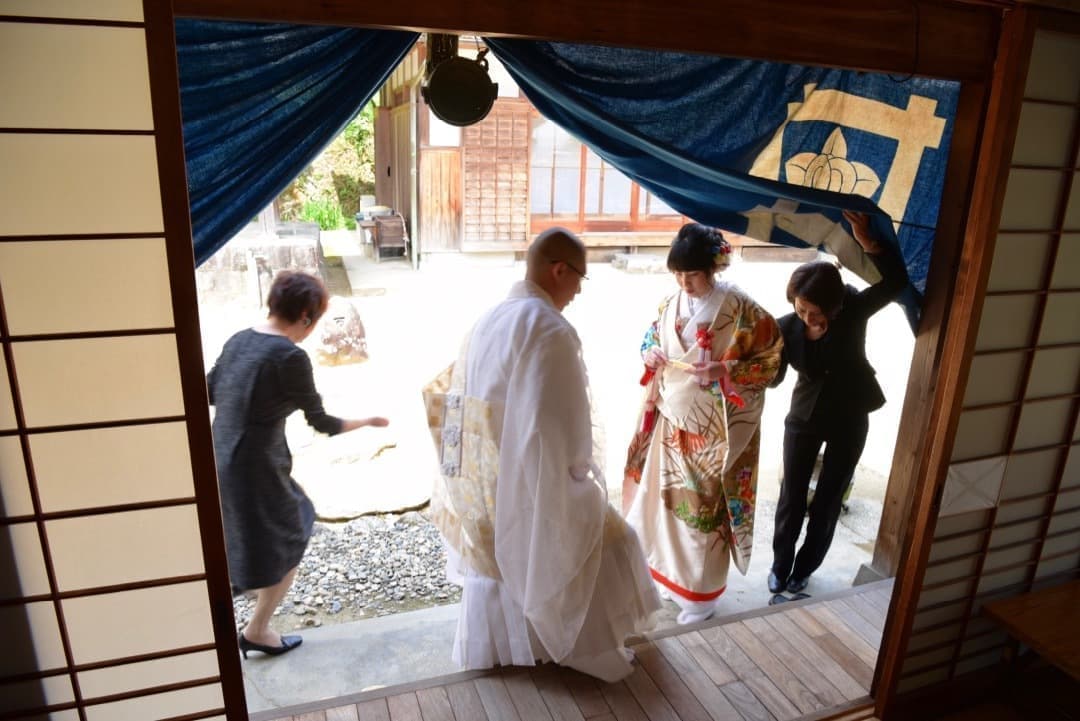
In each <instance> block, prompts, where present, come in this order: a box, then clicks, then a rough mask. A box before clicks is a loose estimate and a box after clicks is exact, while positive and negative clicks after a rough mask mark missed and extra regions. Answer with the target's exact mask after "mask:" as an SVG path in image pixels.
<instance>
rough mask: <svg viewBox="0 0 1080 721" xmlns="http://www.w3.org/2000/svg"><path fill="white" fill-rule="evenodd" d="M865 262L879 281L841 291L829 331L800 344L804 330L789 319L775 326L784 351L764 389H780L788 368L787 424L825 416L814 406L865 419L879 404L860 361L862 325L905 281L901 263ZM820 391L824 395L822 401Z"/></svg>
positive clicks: (885, 258)
mask: <svg viewBox="0 0 1080 721" xmlns="http://www.w3.org/2000/svg"><path fill="white" fill-rule="evenodd" d="M867 257H869V258H871V259H872V260H873V262H874V264H875V265H876V266H877V268H878V270H879V271H880V272H881V280H880V281H878V282H877V283H875V284H874V285H872V286H870V287H868V288H866V289H864V290H862V291H858V290H856V289H855V288H853V287H852V286H850V285H848V286H845V287H844V301H843V305H842V306H841V308H840V313H839V314H838V315H837V316H836V318H833V319H832V320H830V321H829V330H828V331H827V332H826V333H825V335H824V336H822V337H821V338H820V339H819V340H817V341H808V340H807V339H806V325H805V324H804V323H803V322H802V321H801V320H799V317H798V316H797V315H795V314H794V313H789V314H787V315H785V316H783V317H782V318H779V319H778V320H777V323H778V324H779V325H780V332H781V333H783V335H784V350H783V353H782V354H781V357H780V371H779V372H778V373H777V374H776V377H775V378H774V379H773V381H772V383H771V384H770V385H771V386H774V387H775V386H778V385H780V383H781V382H782V381H783V380H784V376H785V375H786V374H787V367H788V365H789V364H790V365H791V366H792V367H793V368H794V369H795V370H796V371H797V372H798V374H799V378H798V381H796V383H795V390H794V391H792V393H791V409H790V411H789V413H788V417H789V418H793V419H795V420H799V421H807V420H810V417H811V416H812V415H813V414H814V412H815V410H818V411H819V412H820V411H821V410H825V409H818V408H817V405H818V401H819V400H822V401H823V402H826V403H829V404H830V408H828V409H827V410H828V412H829V414H830V415H848V416H850V415H854V414H857V413H869V412H870V411H874V410H877V409H878V408H880V407H881V406H883V405H884V404H885V395H884V394H883V393H882V392H881V386H880V385H878V382H877V379H876V378H875V377H874V376H875V375H876V373H875V372H874V369H873V367H872V366H871V365H870V363H869V362H868V361H867V360H866V324H867V322H868V321H869V320H870V316H872V315H873V314H874V313H877V312H878V311H879V310H881V309H882V308H884V307H885V306H886V305H888V303H889V302H890V301H891V300H893V299H894V298H896V296H897V295H899V294H900V291H901V290H903V289H904V287H905V286H906V285H907V283H908V275H907V269H906V268H905V267H904V262H903V260H902V259H901V258H900V257H898V256H897V255H896V254H895V252H893V251H892V250H886V251H885V252H884V253H881V254H879V255H868V256H867ZM826 388H828V389H829V390H828V391H827V393H826V395H825V398H822V391H823V390H824V389H826ZM834 404H835V406H836V407H832V406H833V405H834Z"/></svg>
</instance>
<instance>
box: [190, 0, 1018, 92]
mask: <svg viewBox="0 0 1080 721" xmlns="http://www.w3.org/2000/svg"><path fill="white" fill-rule="evenodd" d="M173 9H174V12H175V14H176V15H177V16H178V17H199V18H208V19H209V18H218V19H231V20H253V21H255V20H257V21H266V22H289V23H300V24H318V25H340V26H365V27H378V28H401V29H411V30H416V31H421V32H425V31H442V32H455V33H463V34H466V33H467V34H479V35H486V36H497V37H531V38H542V39H549V40H561V41H567V42H579V43H597V44H611V45H622V46H628V47H641V48H651V49H671V50H682V51H688V52H701V53H711V54H717V55H725V56H731V57H745V58H760V59H767V60H776V61H783V62H791V63H801V64H809V65H822V66H835V67H847V68H855V69H859V70H867V71H875V72H888V73H894V74H898V75H901V76H907V75H908V74H912V73H913V74H916V75H927V76H934V77H942V78H953V79H957V80H973V79H979V78H986V77H987V76H988V75H989V72H990V68H991V66H992V63H993V58H994V52H995V49H996V45H997V35H998V28H999V25H1000V22H1001V13H1002V8H1001V7H1000V6H998V7H995V6H993V5H981V4H971V3H966V2H961V1H959V0H937V1H935V2H928V1H923V2H911V0H869V1H866V0H828V1H827V2H805V1H804V0H726V1H725V2H724V3H704V2H701V1H700V0H665V2H657V1H656V0H531V2H522V1H521V0H488V2H482V3H480V2H473V1H472V0H413V1H412V2H407V3H367V2H365V3H361V2H358V1H357V0H321V1H320V2H302V3H301V2H296V1H295V0H174V2H173Z"/></svg>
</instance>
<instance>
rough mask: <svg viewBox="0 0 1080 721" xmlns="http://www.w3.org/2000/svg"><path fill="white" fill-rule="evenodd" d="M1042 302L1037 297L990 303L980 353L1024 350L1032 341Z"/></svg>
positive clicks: (981, 323) (981, 324)
mask: <svg viewBox="0 0 1080 721" xmlns="http://www.w3.org/2000/svg"><path fill="white" fill-rule="evenodd" d="M1037 301H1038V298H1037V297H1036V296H1034V295H1021V296H1012V295H1009V296H996V297H990V298H987V299H986V304H985V305H984V306H983V313H982V319H981V320H980V321H979V335H978V337H977V338H976V340H975V348H976V350H998V349H1006V348H1023V347H1025V346H1027V345H1028V343H1029V342H1030V339H1031V329H1032V327H1033V326H1034V323H1035V313H1036V310H1037Z"/></svg>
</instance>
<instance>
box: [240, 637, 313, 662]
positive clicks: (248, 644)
mask: <svg viewBox="0 0 1080 721" xmlns="http://www.w3.org/2000/svg"><path fill="white" fill-rule="evenodd" d="M238 638H239V641H240V653H242V654H244V658H247V655H248V651H262V652H263V653H265V654H267V655H269V656H280V655H281V654H283V653H288V652H289V651H292V650H293V649H294V648H296V647H297V646H299V645H300V644H302V643H303V642H304V639H303V638H301V637H300V636H282V637H281V645H280V646H263V645H262V644H261V643H254V642H252V641H248V640H247V638H246V637H245V636H244V632H243V631H241V632H240V636H239V637H238Z"/></svg>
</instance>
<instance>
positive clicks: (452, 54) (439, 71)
mask: <svg viewBox="0 0 1080 721" xmlns="http://www.w3.org/2000/svg"><path fill="white" fill-rule="evenodd" d="M457 50H458V37H457V35H435V34H431V33H429V34H428V60H427V68H426V70H425V71H424V82H423V84H422V85H421V86H420V95H421V97H423V98H424V102H425V103H427V104H428V106H429V107H430V108H431V112H433V113H434V114H435V117H437V118H438V119H439V120H441V121H443V122H444V123H447V124H449V125H457V126H463V125H472V124H473V123H478V122H480V121H481V120H483V119H484V118H485V117H486V116H487V114H488V113H489V112H490V111H491V106H492V105H493V104H494V102H495V97H496V96H497V95H498V94H499V84H498V83H493V82H491V78H490V77H488V63H487V59H486V58H485V57H484V56H485V55H487V52H488V49H487V48H481V49H480V51H479V52H478V53H477V55H476V59H475V60H470V59H469V58H463V57H461V56H460V55H458V54H457Z"/></svg>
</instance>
